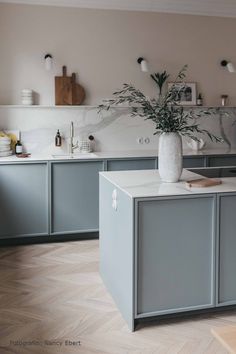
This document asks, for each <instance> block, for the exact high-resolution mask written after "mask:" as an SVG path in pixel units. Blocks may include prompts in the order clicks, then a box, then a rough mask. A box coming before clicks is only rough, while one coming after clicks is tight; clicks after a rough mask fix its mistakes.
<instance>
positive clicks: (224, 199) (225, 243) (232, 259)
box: [217, 194, 236, 305]
mask: <svg viewBox="0 0 236 354" xmlns="http://www.w3.org/2000/svg"><path fill="white" fill-rule="evenodd" d="M219 210H220V223H219V239H218V272H217V273H218V304H219V305H227V304H236V280H235V276H236V218H235V210H236V194H228V195H227V194H222V195H219Z"/></svg>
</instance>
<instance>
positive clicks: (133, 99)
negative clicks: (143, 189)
mask: <svg viewBox="0 0 236 354" xmlns="http://www.w3.org/2000/svg"><path fill="white" fill-rule="evenodd" d="M186 70H187V65H184V66H183V68H182V69H181V70H180V71H179V73H178V75H177V76H176V78H175V80H174V84H173V85H172V86H171V88H169V89H168V90H167V91H166V93H164V94H162V86H163V84H164V82H165V80H166V79H167V78H168V75H167V73H166V72H164V73H163V75H162V74H158V73H157V74H154V75H151V77H152V79H153V80H154V81H155V82H156V83H157V85H158V87H159V92H160V95H159V96H158V98H156V99H149V98H148V97H146V96H145V95H144V94H143V93H142V92H141V91H140V90H137V89H136V88H135V87H134V86H133V85H131V84H124V85H123V88H122V89H121V90H119V91H117V92H114V93H113V96H114V99H109V100H105V101H104V103H103V104H101V105H99V107H98V109H99V112H100V111H102V110H109V109H110V108H111V107H112V106H113V107H115V106H116V105H119V104H122V103H128V104H129V105H130V106H131V116H132V117H142V118H144V119H145V120H152V121H153V122H154V124H155V132H154V134H159V135H160V137H159V150H158V166H159V173H160V177H161V179H162V180H163V181H164V182H177V181H178V180H179V178H180V176H181V173H182V157H183V152H182V136H187V137H189V138H192V139H193V140H195V141H199V139H198V138H197V137H196V136H195V134H196V133H197V134H205V135H207V136H208V137H209V138H210V139H211V140H212V141H217V142H219V141H222V140H223V139H222V138H220V137H217V136H215V135H213V134H211V133H210V132H209V131H207V130H206V129H202V128H201V127H200V125H199V123H196V118H199V117H201V116H202V115H211V112H210V111H209V110H201V111H194V110H193V109H188V110H186V109H184V107H183V106H181V105H180V97H181V93H182V91H183V90H184V89H185V84H184V79H185V77H186ZM163 80H164V82H163ZM176 83H178V85H175V84H176ZM180 83H181V84H180Z"/></svg>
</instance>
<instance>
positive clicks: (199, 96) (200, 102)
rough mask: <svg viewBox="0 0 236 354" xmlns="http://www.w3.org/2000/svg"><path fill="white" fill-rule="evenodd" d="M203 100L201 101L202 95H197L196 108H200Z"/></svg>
mask: <svg viewBox="0 0 236 354" xmlns="http://www.w3.org/2000/svg"><path fill="white" fill-rule="evenodd" d="M202 103H203V100H202V94H201V93H199V95H198V98H197V106H202Z"/></svg>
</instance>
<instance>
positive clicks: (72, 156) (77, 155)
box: [52, 152, 97, 159]
mask: <svg viewBox="0 0 236 354" xmlns="http://www.w3.org/2000/svg"><path fill="white" fill-rule="evenodd" d="M52 157H53V158H54V159H91V158H95V157H97V155H96V154H94V153H93V152H88V153H83V152H79V153H73V154H54V155H52Z"/></svg>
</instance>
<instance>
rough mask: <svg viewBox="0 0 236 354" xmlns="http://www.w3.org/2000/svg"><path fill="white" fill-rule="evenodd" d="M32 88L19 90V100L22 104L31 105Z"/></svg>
mask: <svg viewBox="0 0 236 354" xmlns="http://www.w3.org/2000/svg"><path fill="white" fill-rule="evenodd" d="M33 101H34V100H33V90H31V89H23V90H22V91H21V102H22V104H24V105H32V104H34V102H33Z"/></svg>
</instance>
